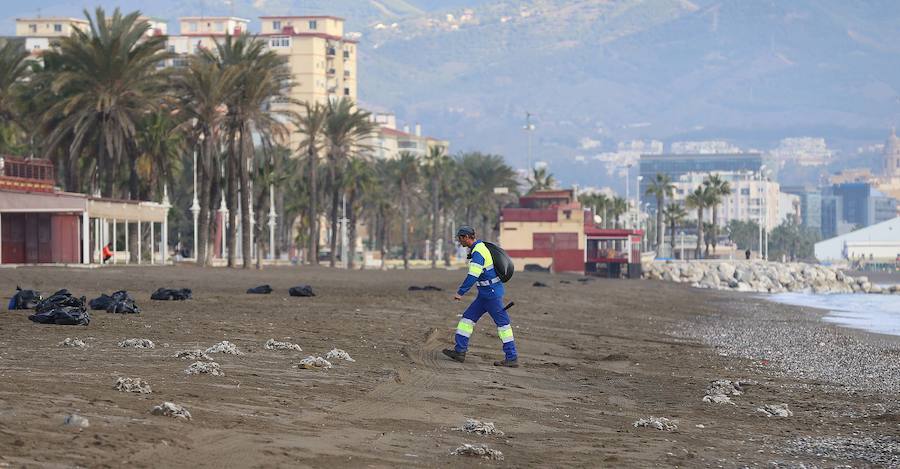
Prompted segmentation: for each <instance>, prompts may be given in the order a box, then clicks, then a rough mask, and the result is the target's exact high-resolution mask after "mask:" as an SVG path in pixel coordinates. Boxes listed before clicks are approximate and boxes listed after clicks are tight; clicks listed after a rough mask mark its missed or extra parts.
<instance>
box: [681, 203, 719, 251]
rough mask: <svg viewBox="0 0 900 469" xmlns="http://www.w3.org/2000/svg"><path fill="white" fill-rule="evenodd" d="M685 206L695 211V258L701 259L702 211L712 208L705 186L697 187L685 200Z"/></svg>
mask: <svg viewBox="0 0 900 469" xmlns="http://www.w3.org/2000/svg"><path fill="white" fill-rule="evenodd" d="M685 201H686V202H687V206H688V207H690V208H694V209H696V210H697V250H696V252H695V257H696V258H697V259H702V258H703V255H702V254H703V252H702V246H703V244H704V242H703V210H705V209H707V208H709V207H711V206H712V202H713V194H712V193H711V191H710V189H709V188H708V187H707V186H703V185H699V186H697V188H696V189H694V191H693V192H691V193H690V194H688V196H687V198H686V199H685Z"/></svg>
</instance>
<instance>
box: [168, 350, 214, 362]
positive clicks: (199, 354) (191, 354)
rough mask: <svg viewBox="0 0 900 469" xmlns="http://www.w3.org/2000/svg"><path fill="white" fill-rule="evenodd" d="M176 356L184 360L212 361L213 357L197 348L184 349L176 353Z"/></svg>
mask: <svg viewBox="0 0 900 469" xmlns="http://www.w3.org/2000/svg"><path fill="white" fill-rule="evenodd" d="M175 358H180V359H182V360H206V361H212V357H210V356H209V355H207V354H206V352H204V351H203V350H200V349H195V350H182V351H180V352H178V353H176V354H175Z"/></svg>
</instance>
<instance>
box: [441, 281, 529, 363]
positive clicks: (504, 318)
mask: <svg viewBox="0 0 900 469" xmlns="http://www.w3.org/2000/svg"><path fill="white" fill-rule="evenodd" d="M484 313H488V314H490V315H491V319H493V320H494V323H495V324H496V325H497V335H498V336H499V337H500V341H501V342H503V353H505V354H506V359H507V360H515V359H516V358H518V355H517V354H516V342H515V340H514V339H513V333H512V325H511V324H510V323H509V314H507V312H506V310H505V309H503V297H496V298H485V297H482V296H478V297H476V298H475V301H473V302H472V304H470V305H469V307H468V308H466V312H464V313H463V317H462V319H460V320H459V324H458V325H457V326H456V351H457V352H460V353H462V352H465V351H466V350H468V348H469V337H471V335H472V332H473V331H474V330H475V323H477V322H478V320H479V319H481V316H483V315H484Z"/></svg>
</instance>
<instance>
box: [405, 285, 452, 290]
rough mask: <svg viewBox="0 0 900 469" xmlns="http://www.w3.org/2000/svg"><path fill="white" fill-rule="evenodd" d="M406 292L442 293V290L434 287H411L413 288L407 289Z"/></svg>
mask: <svg viewBox="0 0 900 469" xmlns="http://www.w3.org/2000/svg"><path fill="white" fill-rule="evenodd" d="M408 290H409V291H444V289H443V288H440V287H436V286H434V285H425V286H424V287H419V286H416V285H413V286H411V287H409V288H408Z"/></svg>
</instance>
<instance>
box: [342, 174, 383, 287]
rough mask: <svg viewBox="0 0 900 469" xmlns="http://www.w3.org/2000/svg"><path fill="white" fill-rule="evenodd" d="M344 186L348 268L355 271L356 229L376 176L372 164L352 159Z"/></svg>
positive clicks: (345, 176) (345, 175)
mask: <svg viewBox="0 0 900 469" xmlns="http://www.w3.org/2000/svg"><path fill="white" fill-rule="evenodd" d="M343 176H344V177H343V178H344V179H345V180H344V181H342V182H343V183H344V186H345V187H347V211H348V213H347V214H346V215H345V216H346V217H347V219H348V220H347V223H348V226H349V228H348V231H349V233H348V240H349V242H350V245H349V246H348V247H347V268H349V269H353V264H354V262H353V261H354V259H355V258H356V228H357V222H358V219H359V212H360V210H361V209H362V205H363V203H364V201H365V194H366V192H368V191H370V190H372V185H373V184H374V180H375V174H374V169H373V166H372V164H371V163H370V162H369V161H367V160H366V159H363V158H360V157H354V158H350V160H349V161H348V162H347V167H346V169H345V171H344V175H343Z"/></svg>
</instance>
